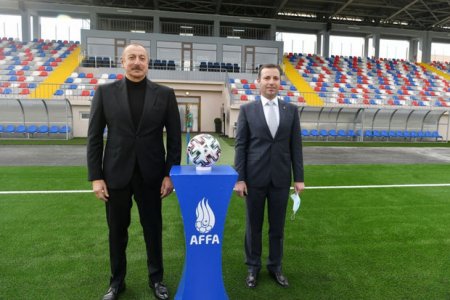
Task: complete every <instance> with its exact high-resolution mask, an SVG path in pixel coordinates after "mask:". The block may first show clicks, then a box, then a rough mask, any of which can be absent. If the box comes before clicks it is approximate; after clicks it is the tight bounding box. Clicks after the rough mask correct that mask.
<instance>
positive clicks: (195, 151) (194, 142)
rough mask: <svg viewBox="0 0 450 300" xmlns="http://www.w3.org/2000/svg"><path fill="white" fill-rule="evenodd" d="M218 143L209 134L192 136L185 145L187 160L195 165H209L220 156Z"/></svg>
mask: <svg viewBox="0 0 450 300" xmlns="http://www.w3.org/2000/svg"><path fill="white" fill-rule="evenodd" d="M221 152H222V150H221V149H220V144H219V142H218V141H217V139H216V138H215V137H213V136H212V135H210V134H199V135H196V136H194V137H193V138H192V139H191V140H190V141H189V144H188V146H187V154H188V156H189V160H190V161H191V162H192V163H193V164H194V165H196V166H197V167H211V166H212V165H213V164H215V163H216V162H217V161H218V160H219V157H220V153H221Z"/></svg>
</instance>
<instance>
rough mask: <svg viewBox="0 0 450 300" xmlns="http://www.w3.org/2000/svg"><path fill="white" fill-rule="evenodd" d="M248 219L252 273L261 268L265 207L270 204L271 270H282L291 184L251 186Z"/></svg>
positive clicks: (248, 255)
mask: <svg viewBox="0 0 450 300" xmlns="http://www.w3.org/2000/svg"><path fill="white" fill-rule="evenodd" d="M247 191H248V196H247V198H246V205H247V222H246V229H245V256H246V261H245V263H246V264H247V266H248V271H249V272H255V273H258V272H259V271H260V270H261V254H262V228H263V223H264V208H265V204H266V199H267V204H268V217H269V257H268V259H267V269H268V270H269V271H271V272H279V271H281V261H282V258H283V239H284V223H285V220H286V207H287V203H288V198H289V187H284V188H278V187H274V186H272V185H270V186H267V187H248V190H247Z"/></svg>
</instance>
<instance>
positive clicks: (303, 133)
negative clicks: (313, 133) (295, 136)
mask: <svg viewBox="0 0 450 300" xmlns="http://www.w3.org/2000/svg"><path fill="white" fill-rule="evenodd" d="M301 134H302V136H309V131H308V129H302V132H301Z"/></svg>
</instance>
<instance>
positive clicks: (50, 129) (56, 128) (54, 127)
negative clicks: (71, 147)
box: [48, 125, 59, 134]
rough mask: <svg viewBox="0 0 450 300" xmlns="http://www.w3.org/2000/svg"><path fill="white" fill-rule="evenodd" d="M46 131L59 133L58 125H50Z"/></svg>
mask: <svg viewBox="0 0 450 300" xmlns="http://www.w3.org/2000/svg"><path fill="white" fill-rule="evenodd" d="M48 132H49V133H53V134H55V133H59V126H57V125H52V126H50V128H49V129H48Z"/></svg>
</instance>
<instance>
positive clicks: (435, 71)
mask: <svg viewBox="0 0 450 300" xmlns="http://www.w3.org/2000/svg"><path fill="white" fill-rule="evenodd" d="M419 65H421V66H422V67H424V68H425V69H427V70H428V71H431V72H433V73H436V74H438V75H439V76H442V77H444V78H445V79H447V80H450V75H449V74H447V73H445V72H442V71H441V70H439V69H436V68H435V67H433V66H431V65H429V64H426V63H419Z"/></svg>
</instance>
